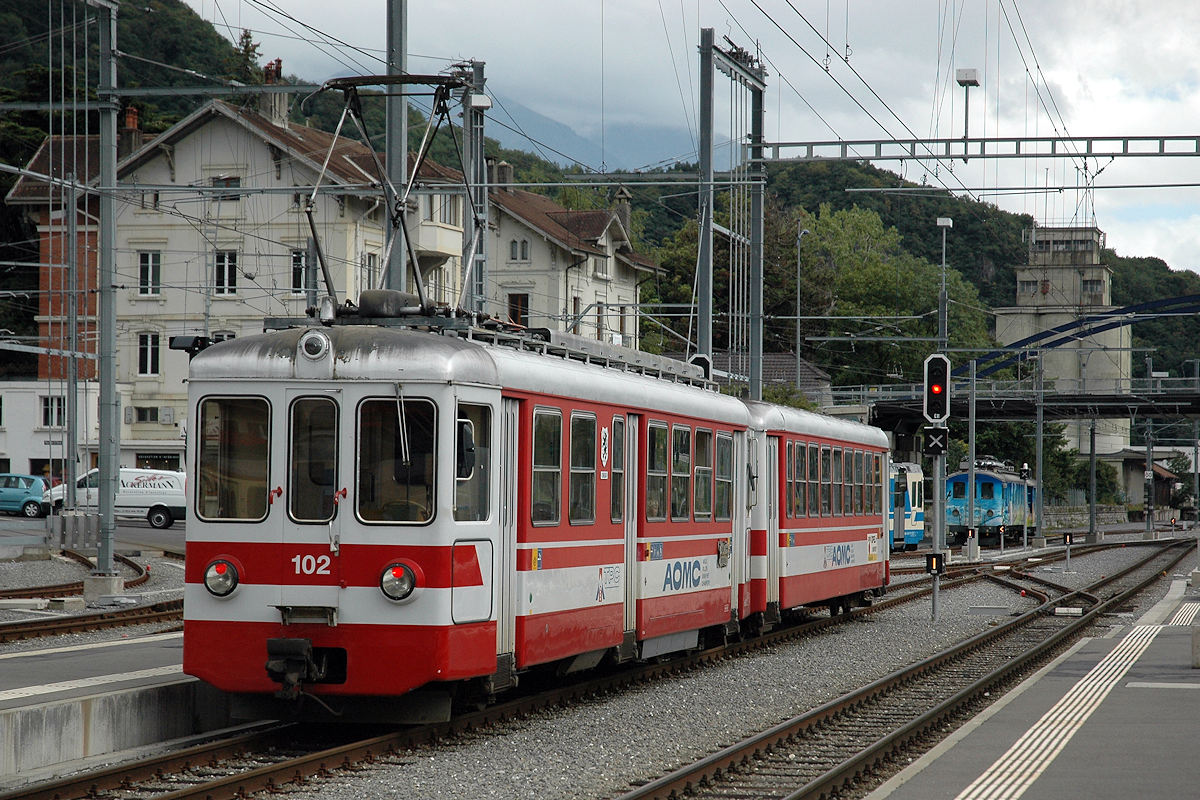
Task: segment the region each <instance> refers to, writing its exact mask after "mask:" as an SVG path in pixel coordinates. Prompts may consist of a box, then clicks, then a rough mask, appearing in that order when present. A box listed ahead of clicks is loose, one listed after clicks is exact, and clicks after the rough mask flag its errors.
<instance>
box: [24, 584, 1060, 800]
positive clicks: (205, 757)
mask: <svg viewBox="0 0 1200 800" xmlns="http://www.w3.org/2000/svg"><path fill="white" fill-rule="evenodd" d="M1043 563H1044V562H1043ZM988 577H989V576H988V575H987V573H986V572H985V571H984V570H983V569H981V568H980V567H979V566H978V565H976V569H975V570H974V571H973V572H972V573H971V574H964V575H961V576H958V577H955V578H946V577H945V576H943V581H942V587H943V588H944V589H949V588H953V587H954V586H960V585H965V584H967V583H970V582H972V581H977V580H984V579H987V578H988ZM999 580H1001V581H1007V582H1009V583H1012V584H1020V585H1019V586H1017V585H1014V586H1012V587H1011V588H1013V589H1014V591H1019V590H1020V589H1022V588H1024V589H1025V590H1026V591H1027V592H1030V593H1032V592H1035V591H1036V590H1035V588H1034V585H1035V583H1036V582H1037V581H1038V580H1039V579H1037V578H1036V576H1025V575H1022V574H1020V573H1017V574H1014V575H1010V576H1008V577H1005V578H1000V579H999ZM1064 588H1065V587H1064ZM930 591H931V585H930V581H929V579H928V577H925V578H920V579H915V580H910V581H907V582H905V583H904V584H903V585H902V586H900V587H897V588H896V589H895V590H894V593H893V594H894V596H890V597H888V598H887V599H886V600H883V601H878V602H876V603H875V604H874V605H873V606H871V607H868V608H859V609H854V610H852V611H849V612H846V613H842V614H836V615H829V616H820V617H816V618H812V619H809V620H807V621H805V622H803V623H801V624H797V625H793V626H789V627H786V628H779V629H777V630H772V631H769V632H767V633H765V634H764V635H762V636H760V637H757V638H755V639H751V640H748V641H739V642H732V643H730V644H728V645H725V646H722V647H714V648H711V649H708V650H704V651H701V652H698V653H694V654H691V655H689V656H687V657H685V658H681V659H677V660H673V661H670V662H665V663H659V664H645V665H639V666H638V667H636V668H634V669H626V670H622V671H621V672H619V673H614V674H607V675H601V676H598V677H595V678H591V679H588V680H583V681H579V682H577V683H574V684H571V685H570V686H558V687H555V688H553V689H550V690H546V691H538V692H536V693H533V694H531V695H529V696H524V697H516V698H513V699H511V700H509V701H507V702H504V703H500V704H497V705H494V706H490V707H488V708H486V709H484V710H481V711H476V712H472V713H466V714H460V715H457V716H456V717H455V719H454V720H452V721H451V722H448V723H441V724H437V725H426V726H419V727H413V728H408V729H404V730H392V731H387V732H377V731H373V732H372V735H365V736H364V735H362V733H361V731H360V732H359V735H358V736H357V737H355V738H354V739H353V740H352V741H339V742H337V743H335V744H333V745H330V743H329V742H328V741H325V742H320V741H314V740H313V739H312V735H311V732H306V731H304V730H303V729H301V728H300V727H298V726H274V725H273V726H260V727H256V728H254V729H251V730H248V731H245V732H241V733H238V734H237V735H235V736H233V737H223V738H221V739H216V740H213V741H209V742H204V743H202V744H198V745H194V746H192V747H189V748H187V749H185V750H181V751H175V752H171V753H164V754H160V755H157V756H153V757H150V758H147V759H143V760H140V761H138V762H136V763H128V764H120V765H117V766H115V767H112V768H111V769H108V770H104V771H101V772H90V773H87V774H83V775H77V776H71V777H68V778H65V779H63V780H60V781H55V782H52V783H47V784H42V785H39V786H37V787H32V788H30V789H27V790H23V791H19V792H11V793H8V794H3V795H0V800H17V798H21V800H70V799H71V798H85V797H89V798H90V797H98V796H119V797H121V798H122V799H123V800H143V799H144V800H185V799H191V798H204V799H205V800H220V799H221V798H239V797H246V796H248V795H249V794H252V793H254V792H259V791H278V790H279V789H280V788H281V787H282V786H284V785H285V784H289V783H296V782H302V781H303V780H305V779H306V778H308V777H310V776H318V775H322V774H328V773H330V772H332V771H333V770H336V769H342V768H352V767H353V766H354V765H356V764H361V763H365V762H370V761H372V760H375V759H378V758H381V757H383V756H385V755H388V754H395V753H400V752H403V751H405V750H408V749H410V748H413V747H418V746H421V745H424V744H428V743H431V742H435V741H437V740H439V739H442V738H444V737H446V736H450V735H454V734H456V733H461V732H464V731H470V730H474V729H478V728H484V727H486V726H489V725H493V724H495V723H498V722H501V721H503V720H506V719H512V718H514V717H520V716H524V715H528V714H530V713H533V712H535V711H537V710H539V709H542V708H546V707H550V706H556V705H561V704H564V703H569V702H572V701H576V700H579V699H591V698H595V697H596V696H598V695H602V694H604V693H605V692H609V691H614V690H617V689H620V688H623V687H626V686H629V685H633V684H636V683H639V682H646V681H652V680H656V679H661V678H662V677H664V676H666V675H668V674H679V673H683V672H686V671H687V670H690V669H693V668H696V667H698V666H700V665H703V664H706V663H710V662H713V661H717V660H720V659H725V658H730V657H732V656H736V655H738V654H741V653H744V652H749V651H752V650H754V649H758V648H765V647H771V646H773V645H777V644H779V643H781V642H784V641H787V640H790V639H796V638H799V637H802V636H805V635H809V634H812V633H814V632H816V631H819V630H822V629H824V628H827V627H830V626H833V625H838V624H841V623H843V622H845V621H847V620H851V619H854V618H855V617H859V616H862V615H865V614H871V613H874V612H876V611H879V610H882V609H885V608H890V607H893V606H896V605H899V604H902V603H906V602H913V601H915V600H918V599H920V598H923V597H926V596H927V595H928V594H929V592H930ZM1034 596H1037V595H1036V594H1035V595H1034ZM324 730H325V731H329V730H334V731H338V730H339V729H338V728H325V729H324ZM340 730H341V732H342V733H347V732H353V731H354V730H355V729H353V728H344V729H340ZM648 796H654V795H648Z"/></svg>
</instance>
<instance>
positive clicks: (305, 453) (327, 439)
mask: <svg viewBox="0 0 1200 800" xmlns="http://www.w3.org/2000/svg"><path fill="white" fill-rule="evenodd" d="M340 399H341V393H340V390H331V391H327V392H321V391H313V390H311V389H308V390H301V389H292V390H288V392H287V395H286V401H287V404H286V408H287V413H286V416H285V420H284V426H285V429H284V441H285V442H286V445H285V446H286V448H287V457H286V458H284V459H282V460H281V461H282V463H281V464H280V465H279V466H278V469H281V470H283V472H284V474H283V475H279V474H278V473H277V474H276V475H275V480H274V481H272V482H271V483H273V484H275V486H274V487H273V488H271V489H270V491H269V492H268V501H269V503H270V505H271V506H273V507H274V508H272V509H271V510H270V512H269V513H270V515H271V518H272V519H274V520H275V525H277V526H278V530H280V541H281V544H282V545H283V546H282V548H281V550H280V553H281V558H282V559H283V562H284V563H283V565H282V571H283V574H284V576H285V578H284V579H283V580H282V581H280V583H281V585H282V593H281V597H280V611H281V612H282V614H283V618H284V622H285V624H286V623H288V622H315V621H324V622H325V623H326V624H329V625H336V624H337V614H338V585H339V584H340V583H341V582H342V581H343V579H344V578H343V576H342V571H341V559H340V556H341V530H342V522H343V519H344V517H345V515H346V514H348V513H352V512H351V507H350V506H349V505H348V504H345V503H344V501H345V499H346V497H347V495H348V492H347V489H346V487H347V481H346V478H345V476H344V475H343V474H342V462H343V461H345V460H347V459H346V457H345V454H344V453H343V449H344V448H343V447H342V446H341V445H342V440H341V438H340V432H339V431H340V425H339V421H340V418H341V411H342V410H341V408H340V407H339V401H340ZM343 506H344V507H343Z"/></svg>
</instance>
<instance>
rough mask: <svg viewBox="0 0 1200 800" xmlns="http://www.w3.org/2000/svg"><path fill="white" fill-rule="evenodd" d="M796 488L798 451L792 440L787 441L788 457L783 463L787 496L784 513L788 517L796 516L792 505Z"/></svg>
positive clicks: (784, 485) (785, 494)
mask: <svg viewBox="0 0 1200 800" xmlns="http://www.w3.org/2000/svg"><path fill="white" fill-rule="evenodd" d="M795 488H796V452H795V445H794V444H793V443H792V442H788V443H787V458H786V460H785V461H784V465H783V491H784V497H785V498H786V499H785V501H784V503H783V510H784V514H786V515H787V516H788V517H794V516H795V508H794V507H793V505H792V490H793V489H795Z"/></svg>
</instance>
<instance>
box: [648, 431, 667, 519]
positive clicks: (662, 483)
mask: <svg viewBox="0 0 1200 800" xmlns="http://www.w3.org/2000/svg"><path fill="white" fill-rule="evenodd" d="M648 439H649V442H648V447H647V453H646V520H647V521H648V522H655V521H658V522H661V521H662V520H665V519H666V518H667V426H666V425H664V424H662V423H657V424H656V423H651V424H650V429H649V435H648Z"/></svg>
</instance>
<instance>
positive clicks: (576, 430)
mask: <svg viewBox="0 0 1200 800" xmlns="http://www.w3.org/2000/svg"><path fill="white" fill-rule="evenodd" d="M569 519H570V521H571V524H572V525H577V524H587V523H592V522H595V521H596V418H595V417H594V416H592V415H591V414H572V415H571V478H570V515H569Z"/></svg>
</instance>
